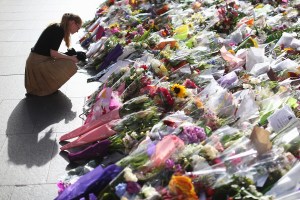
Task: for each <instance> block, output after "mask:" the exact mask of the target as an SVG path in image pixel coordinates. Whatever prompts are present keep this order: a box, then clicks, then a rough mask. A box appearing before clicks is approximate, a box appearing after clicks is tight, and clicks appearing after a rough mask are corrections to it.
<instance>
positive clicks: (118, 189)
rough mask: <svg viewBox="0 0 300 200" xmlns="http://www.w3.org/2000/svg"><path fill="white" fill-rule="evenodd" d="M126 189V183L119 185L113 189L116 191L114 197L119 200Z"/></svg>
mask: <svg viewBox="0 0 300 200" xmlns="http://www.w3.org/2000/svg"><path fill="white" fill-rule="evenodd" d="M126 187H127V184H126V183H119V184H118V185H117V186H116V187H115V190H116V195H117V196H118V197H119V198H121V197H122V196H123V195H124V194H125V192H126Z"/></svg>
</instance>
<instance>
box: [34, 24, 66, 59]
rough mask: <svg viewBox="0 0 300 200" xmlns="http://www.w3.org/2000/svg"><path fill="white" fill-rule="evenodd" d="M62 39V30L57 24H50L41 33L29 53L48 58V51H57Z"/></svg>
mask: <svg viewBox="0 0 300 200" xmlns="http://www.w3.org/2000/svg"><path fill="white" fill-rule="evenodd" d="M63 38H64V29H63V28H62V27H60V26H59V24H51V25H50V26H48V27H47V28H46V29H45V30H44V31H43V32H42V34H41V35H40V37H39V39H38V41H37V42H36V44H35V45H34V47H33V48H32V49H31V51H32V52H34V53H37V54H40V55H43V56H50V49H52V50H55V51H57V50H58V49H59V46H60V44H61V42H62V40H63Z"/></svg>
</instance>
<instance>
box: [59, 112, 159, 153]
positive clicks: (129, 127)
mask: <svg viewBox="0 0 300 200" xmlns="http://www.w3.org/2000/svg"><path fill="white" fill-rule="evenodd" d="M159 115H160V114H159V113H158V112H157V108H156V107H150V108H148V109H147V110H143V111H139V112H135V113H132V114H130V115H127V116H126V117H124V118H123V119H119V120H113V121H111V122H109V123H107V124H103V125H101V126H99V127H97V128H95V129H93V130H90V131H88V132H87V133H85V134H83V135H81V136H80V137H79V138H78V139H76V140H75V141H72V142H70V143H68V144H66V145H64V146H62V147H61V150H66V149H70V148H74V147H77V146H82V145H84V144H89V143H92V142H95V141H99V140H104V139H106V138H108V137H110V136H113V135H115V134H116V133H126V132H133V131H136V132H139V131H140V132H142V131H147V130H149V129H150V128H151V127H152V126H153V125H154V124H156V123H157V122H158V121H159ZM137 122H138V123H137Z"/></svg>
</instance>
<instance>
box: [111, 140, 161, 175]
mask: <svg viewBox="0 0 300 200" xmlns="http://www.w3.org/2000/svg"><path fill="white" fill-rule="evenodd" d="M155 145H156V144H155V143H154V142H153V141H151V139H150V138H149V137H146V138H145V139H144V140H143V141H141V143H140V144H139V145H138V146H137V148H136V149H134V150H133V151H132V152H130V154H129V155H128V156H126V157H125V158H123V159H121V160H120V161H119V162H117V163H116V164H117V165H119V166H122V167H124V168H125V167H126V166H129V167H130V168H131V169H133V170H135V169H137V168H139V167H141V166H143V165H144V164H145V163H146V162H147V161H148V160H149V159H150V157H151V156H152V154H153V153H154V151H155Z"/></svg>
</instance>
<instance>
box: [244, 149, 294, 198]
mask: <svg viewBox="0 0 300 200" xmlns="http://www.w3.org/2000/svg"><path fill="white" fill-rule="evenodd" d="M295 163H296V159H295V157H294V156H293V155H292V154H290V153H284V152H283V151H282V149H276V148H274V149H272V151H270V152H268V153H265V154H263V155H262V156H260V157H258V158H257V160H256V161H255V163H254V164H253V165H252V166H250V173H249V174H252V176H253V179H254V180H255V182H256V186H257V189H258V190H259V191H260V192H262V193H266V192H267V191H269V190H270V189H271V188H272V187H273V185H274V184H275V183H276V182H277V181H278V180H279V179H280V178H281V177H282V176H284V175H285V174H286V173H287V172H288V171H289V170H291V169H292V167H293V166H294V165H295Z"/></svg>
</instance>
